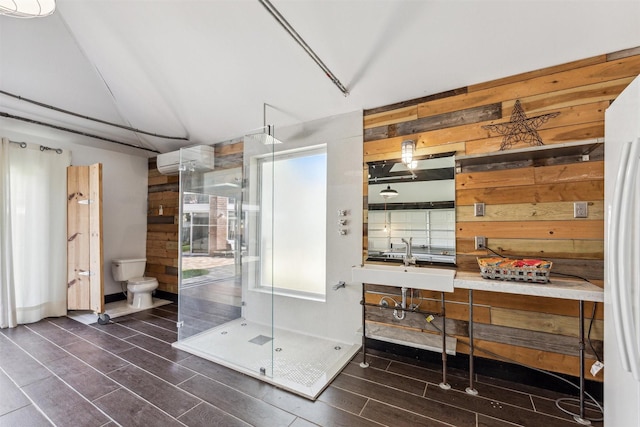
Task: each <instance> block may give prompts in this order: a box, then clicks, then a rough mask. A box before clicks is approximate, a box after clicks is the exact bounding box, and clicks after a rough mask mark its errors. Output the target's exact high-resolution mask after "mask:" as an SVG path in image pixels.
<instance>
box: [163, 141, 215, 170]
mask: <svg viewBox="0 0 640 427" xmlns="http://www.w3.org/2000/svg"><path fill="white" fill-rule="evenodd" d="M156 164H157V167H158V171H159V172H160V173H161V174H163V175H178V173H179V172H180V150H178V151H171V152H169V153H163V154H158V157H157V159H156ZM182 164H183V165H184V166H185V168H187V169H188V170H193V171H211V170H213V164H214V156H213V147H210V146H208V145H196V146H194V147H188V148H183V149H182Z"/></svg>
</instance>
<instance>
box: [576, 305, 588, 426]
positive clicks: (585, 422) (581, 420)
mask: <svg viewBox="0 0 640 427" xmlns="http://www.w3.org/2000/svg"><path fill="white" fill-rule="evenodd" d="M579 307H580V309H579V311H580V316H579V317H580V328H579V331H580V332H579V333H580V415H575V416H574V417H573V419H574V420H576V421H577V422H578V423H580V424H583V425H590V424H591V421H589V420H588V419H586V418H585V414H584V387H585V384H584V301H582V300H580V305H579Z"/></svg>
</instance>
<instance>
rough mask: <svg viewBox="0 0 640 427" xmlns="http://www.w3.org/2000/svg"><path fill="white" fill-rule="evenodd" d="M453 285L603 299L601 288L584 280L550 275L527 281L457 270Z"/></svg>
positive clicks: (490, 290) (463, 287)
mask: <svg viewBox="0 0 640 427" xmlns="http://www.w3.org/2000/svg"><path fill="white" fill-rule="evenodd" d="M453 287H454V288H458V289H473V290H477V291H489V292H502V293H507V294H518V295H531V296H539V297H549V298H562V299H569V300H576V301H579V300H582V301H595V302H603V301H604V291H603V289H602V288H600V287H598V286H596V285H594V284H593V283H590V282H585V281H584V280H576V279H564V278H556V277H552V278H551V280H549V282H548V283H544V284H543V283H528V282H516V281H504V280H492V279H483V278H482V277H481V276H480V273H479V272H478V273H474V272H465V271H457V272H456V276H455V278H454V279H453Z"/></svg>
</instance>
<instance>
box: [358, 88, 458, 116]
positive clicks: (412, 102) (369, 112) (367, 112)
mask: <svg viewBox="0 0 640 427" xmlns="http://www.w3.org/2000/svg"><path fill="white" fill-rule="evenodd" d="M463 93H467V88H466V87H462V88H458V89H453V90H448V91H445V92H441V93H437V94H435V95H427V96H423V97H421V98H415V99H410V100H408V101H401V102H397V103H395V104H390V105H384V106H382V107H376V108H370V109H366V110H364V115H365V116H371V115H375V114H380V113H383V112H385V111H394V110H398V109H402V108H405V107H409V106H412V105H418V104H422V103H423V102H428V101H433V100H435V99H441V98H447V97H449V96H454V95H460V94H463Z"/></svg>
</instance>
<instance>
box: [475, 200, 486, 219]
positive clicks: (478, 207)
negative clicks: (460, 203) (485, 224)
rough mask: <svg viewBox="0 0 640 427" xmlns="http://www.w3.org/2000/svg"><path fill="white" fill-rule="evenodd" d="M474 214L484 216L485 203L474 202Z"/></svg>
mask: <svg viewBox="0 0 640 427" xmlns="http://www.w3.org/2000/svg"><path fill="white" fill-rule="evenodd" d="M473 216H484V203H482V202H480V203H474V204H473Z"/></svg>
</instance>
